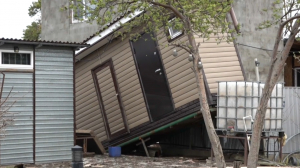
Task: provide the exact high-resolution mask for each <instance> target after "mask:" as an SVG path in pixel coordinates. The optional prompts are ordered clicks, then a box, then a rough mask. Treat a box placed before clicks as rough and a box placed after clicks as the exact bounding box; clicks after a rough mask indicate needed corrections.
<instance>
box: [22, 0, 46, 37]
mask: <svg viewBox="0 0 300 168" xmlns="http://www.w3.org/2000/svg"><path fill="white" fill-rule="evenodd" d="M40 13H41V0H38V1H36V2H32V4H31V5H30V7H29V8H28V15H29V16H30V17H35V16H38V15H40ZM41 28H42V24H41V16H38V19H37V20H36V21H34V22H32V23H31V25H28V26H26V29H25V30H23V39H26V40H39V36H40V34H41Z"/></svg>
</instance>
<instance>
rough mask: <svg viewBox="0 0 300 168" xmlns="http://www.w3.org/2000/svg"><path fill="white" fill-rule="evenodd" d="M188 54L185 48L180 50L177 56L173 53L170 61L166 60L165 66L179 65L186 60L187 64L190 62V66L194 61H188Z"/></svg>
mask: <svg viewBox="0 0 300 168" xmlns="http://www.w3.org/2000/svg"><path fill="white" fill-rule="evenodd" d="M188 55H189V54H186V51H185V50H181V51H178V56H177V57H174V56H173V55H172V57H173V58H172V60H170V61H169V62H166V61H165V60H164V66H165V68H166V69H168V68H170V67H174V66H178V64H179V63H182V62H184V63H185V64H188V65H189V66H191V65H192V63H191V62H190V61H188Z"/></svg>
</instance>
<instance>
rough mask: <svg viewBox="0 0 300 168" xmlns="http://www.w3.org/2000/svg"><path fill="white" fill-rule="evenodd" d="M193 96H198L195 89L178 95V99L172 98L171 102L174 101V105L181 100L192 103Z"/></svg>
mask: <svg viewBox="0 0 300 168" xmlns="http://www.w3.org/2000/svg"><path fill="white" fill-rule="evenodd" d="M194 95H196V96H198V91H197V89H196V88H195V89H193V90H190V91H189V92H186V93H184V94H182V95H180V96H179V97H176V98H174V99H173V100H174V102H175V104H177V103H178V102H180V101H182V100H188V102H191V101H193V99H191V98H192V97H193V96H194Z"/></svg>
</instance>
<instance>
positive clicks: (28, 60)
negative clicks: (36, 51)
mask: <svg viewBox="0 0 300 168" xmlns="http://www.w3.org/2000/svg"><path fill="white" fill-rule="evenodd" d="M24 65H25V64H24ZM26 65H30V54H26Z"/></svg>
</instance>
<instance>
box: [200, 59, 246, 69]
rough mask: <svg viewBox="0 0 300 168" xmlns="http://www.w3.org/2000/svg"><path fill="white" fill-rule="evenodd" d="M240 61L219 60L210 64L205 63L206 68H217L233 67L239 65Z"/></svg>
mask: <svg viewBox="0 0 300 168" xmlns="http://www.w3.org/2000/svg"><path fill="white" fill-rule="evenodd" d="M239 65H240V63H239V62H238V61H232V62H226V63H223V62H219V63H210V64H203V67H204V69H206V68H215V67H231V66H239Z"/></svg>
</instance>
